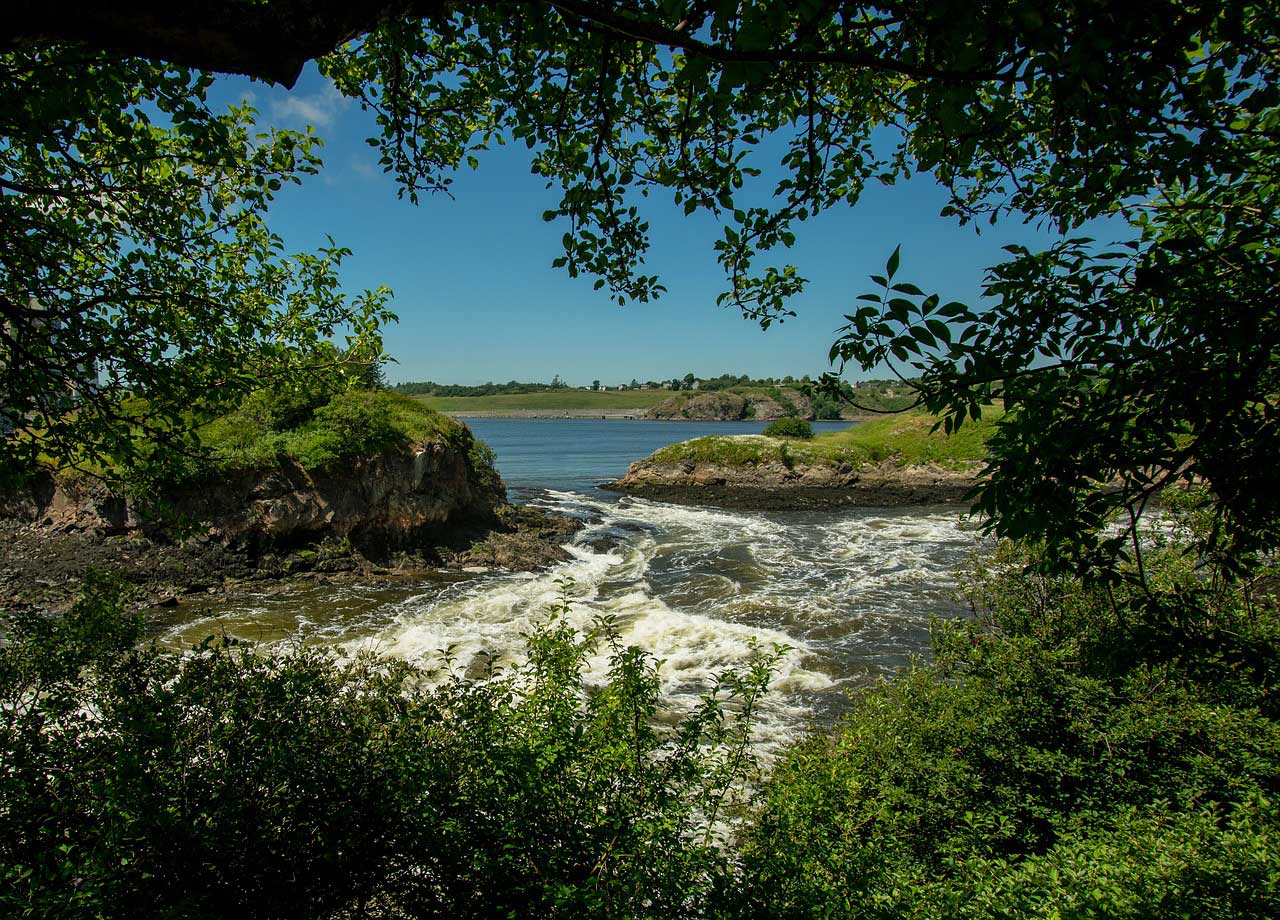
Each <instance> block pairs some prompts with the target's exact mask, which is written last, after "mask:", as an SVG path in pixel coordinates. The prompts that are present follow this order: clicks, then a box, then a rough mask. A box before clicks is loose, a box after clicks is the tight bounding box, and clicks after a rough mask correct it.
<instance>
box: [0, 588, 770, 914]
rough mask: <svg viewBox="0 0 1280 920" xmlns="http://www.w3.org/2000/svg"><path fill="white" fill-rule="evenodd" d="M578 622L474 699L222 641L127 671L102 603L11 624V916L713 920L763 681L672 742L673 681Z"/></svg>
mask: <svg viewBox="0 0 1280 920" xmlns="http://www.w3.org/2000/svg"><path fill="white" fill-rule="evenodd" d="M567 609H568V606H567V600H563V601H562V602H561V604H560V605H558V606H557V607H556V608H555V609H553V610H551V611H550V612H549V613H548V617H547V619H546V620H545V621H544V622H543V623H542V624H541V625H540V626H539V627H537V628H536V629H534V630H533V631H532V634H531V635H530V637H529V640H528V641H529V644H528V663H527V664H525V665H523V666H521V667H518V668H515V669H514V670H512V671H510V672H508V673H498V672H491V673H489V674H488V675H486V677H485V678H484V679H481V680H478V681H468V680H464V679H463V678H462V677H460V676H458V675H457V674H456V673H450V672H449V671H448V669H447V667H446V670H445V671H444V672H443V673H439V674H434V675H433V674H432V673H430V672H426V671H423V670H421V669H419V668H417V667H414V666H413V665H411V664H408V663H406V662H404V661H399V660H394V659H389V658H383V657H378V656H376V655H372V654H359V655H356V656H354V657H351V658H343V657H340V656H338V655H337V654H335V653H332V652H330V651H327V650H325V649H321V648H315V647H293V648H288V649H284V650H280V651H278V652H275V653H270V654H261V653H258V652H256V651H254V650H253V649H251V648H247V647H243V646H239V645H235V644H234V643H231V642H228V641H224V640H219V639H218V638H216V637H210V638H209V639H207V640H206V641H205V642H204V643H202V644H201V645H200V646H198V647H196V648H195V649H193V650H192V651H191V652H189V653H187V654H184V655H174V654H166V653H163V652H161V651H158V650H156V649H155V648H144V649H136V648H135V643H136V642H137V640H138V638H139V635H140V632H139V631H140V628H141V624H140V623H138V622H137V621H136V620H134V619H132V618H130V617H128V616H126V615H125V614H124V613H123V612H122V608H121V605H120V603H119V600H118V598H117V597H116V596H115V595H114V593H113V592H112V591H111V590H110V588H109V586H107V585H105V584H104V583H102V582H100V581H95V582H94V583H93V584H91V585H90V589H89V591H88V593H87V594H86V596H85V598H84V599H83V600H82V601H81V602H80V603H79V604H78V605H77V606H76V607H75V609H73V610H72V611H71V613H70V614H68V615H67V616H66V617H65V618H63V619H60V620H47V619H43V618H41V617H38V616H32V615H20V616H17V617H16V618H15V619H14V622H13V630H12V636H11V638H12V639H13V641H12V642H11V643H10V644H8V645H6V646H3V647H0V713H2V714H3V719H2V720H0V915H2V916H13V917H18V916H35V917H59V918H90V917H93V918H98V917H102V918H114V917H121V918H124V917H129V918H134V917H138V918H146V917H190V916H200V917H247V918H253V917H263V918H266V917H271V918H288V917H300V918H301V917H306V918H337V917H370V916H377V917H460V918H465V917H493V916H528V917H552V916H555V917H619V918H622V917H627V918H629V917H683V916H693V915H700V914H701V913H702V912H704V911H705V909H706V908H707V905H708V903H709V899H710V898H711V897H712V896H713V894H714V893H715V892H716V891H717V890H718V889H720V888H723V887H725V880H726V878H727V877H728V873H729V863H728V861H727V859H726V857H725V855H724V854H723V853H722V852H721V851H720V850H719V849H718V848H717V847H716V846H715V839H716V838H715V836H714V835H713V834H711V833H710V832H709V831H708V824H707V822H708V821H711V822H714V820H715V818H716V816H717V812H718V809H721V808H722V807H723V803H725V802H726V801H731V800H733V799H734V798H735V797H739V796H740V791H739V790H740V785H741V783H742V781H743V778H744V776H745V775H746V771H747V770H748V767H749V763H750V758H749V755H748V752H747V748H746V741H747V737H748V731H749V729H750V725H751V713H752V711H753V707H754V705H755V701H756V700H757V699H758V697H759V694H760V693H761V692H762V691H763V688H764V685H765V684H766V683H767V681H768V678H769V674H770V670H771V667H772V664H771V659H770V658H769V657H768V656H762V657H761V658H760V659H759V660H758V661H757V662H756V664H755V666H753V667H752V668H751V669H750V670H749V671H748V672H747V673H743V674H739V675H725V677H724V679H723V680H722V681H721V682H720V683H719V684H718V685H717V688H718V690H719V691H720V692H718V693H716V692H714V690H713V691H712V692H710V695H709V696H708V697H707V698H706V700H705V701H704V703H703V705H702V706H700V707H698V708H697V709H696V710H695V711H694V712H693V713H691V714H690V715H688V716H687V717H686V718H684V719H683V721H681V722H679V724H677V725H673V726H669V727H666V728H663V727H661V724H662V723H660V722H659V720H658V719H657V718H656V714H657V707H658V696H659V681H658V674H657V667H658V665H657V664H656V663H655V662H654V661H653V660H652V659H650V658H648V657H647V656H646V655H644V654H643V653H642V652H640V651H639V650H637V649H634V648H627V647H623V646H622V645H620V644H619V643H618V641H617V638H616V634H615V633H614V631H613V629H612V626H611V625H610V624H609V623H608V622H605V621H601V622H600V623H598V624H597V626H596V628H595V629H593V630H592V631H591V632H589V633H588V634H587V635H579V634H577V633H576V632H575V631H574V630H573V629H571V628H570V627H569V626H568V625H567V624H566V622H565V614H566V612H567ZM597 652H600V653H603V654H604V656H605V657H607V659H608V661H609V663H610V664H609V669H608V677H607V679H606V680H605V681H604V683H603V684H602V685H600V686H590V685H588V684H587V683H586V682H585V680H584V678H583V673H584V670H585V669H586V664H587V660H588V659H589V658H591V657H592V656H593V655H595V654H596V653H597Z"/></svg>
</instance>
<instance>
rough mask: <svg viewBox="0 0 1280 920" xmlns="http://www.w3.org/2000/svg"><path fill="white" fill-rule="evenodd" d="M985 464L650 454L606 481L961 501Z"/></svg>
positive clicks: (843, 498)
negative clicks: (660, 457) (671, 458)
mask: <svg viewBox="0 0 1280 920" xmlns="http://www.w3.org/2000/svg"><path fill="white" fill-rule="evenodd" d="M979 468H980V464H975V465H974V467H973V468H972V469H966V470H955V469H948V468H945V467H941V466H932V465H931V466H905V467H904V466H900V465H897V464H894V463H892V462H886V463H882V464H878V465H866V466H863V467H855V466H853V465H852V464H849V463H841V464H825V463H811V464H806V463H799V462H796V463H792V464H790V465H787V464H784V463H782V462H780V461H769V462H763V463H754V464H719V463H708V462H699V461H694V460H685V461H682V462H676V463H665V462H661V461H657V460H654V459H653V458H648V459H645V460H641V461H639V462H637V463H633V464H631V467H630V468H629V469H628V470H627V475H626V476H624V477H623V478H622V479H619V480H617V481H616V482H612V483H607V484H606V485H605V486H604V488H607V489H613V490H616V491H619V492H626V493H628V494H630V495H638V496H641V497H643V498H653V499H657V500H659V501H670V502H682V503H688V504H710V505H720V506H723V507H729V508H744V509H751V510H760V511H772V510H789V509H802V508H839V507H853V506H866V507H878V506H891V505H932V504H949V503H956V502H961V501H963V499H964V496H965V494H966V493H967V492H968V491H969V490H970V489H971V488H972V487H973V486H974V484H975V483H976V482H977V472H978V469H979Z"/></svg>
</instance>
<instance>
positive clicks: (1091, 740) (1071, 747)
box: [743, 542, 1280, 920]
mask: <svg viewBox="0 0 1280 920" xmlns="http://www.w3.org/2000/svg"><path fill="white" fill-rule="evenodd" d="M1184 547H1185V543H1183V544H1178V543H1176V542H1175V543H1172V544H1170V545H1168V546H1166V547H1164V548H1162V549H1155V550H1154V551H1152V552H1150V554H1149V555H1148V557H1147V558H1146V559H1145V571H1144V573H1143V576H1142V579H1135V580H1134V581H1129V582H1127V583H1125V584H1124V585H1122V586H1119V587H1113V588H1111V589H1105V588H1102V587H1090V586H1087V585H1085V584H1083V583H1082V582H1080V581H1079V580H1078V579H1076V578H1072V577H1057V578H1049V577H1046V576H1043V575H1038V574H1035V573H1036V572H1037V571H1038V569H1039V565H1040V562H1041V561H1042V558H1041V554H1040V552H1039V551H1038V550H1036V549H1035V548H1027V547H1020V546H1017V545H1013V544H1006V545H1003V546H1002V547H1001V548H1000V549H999V551H998V552H997V553H996V554H994V556H991V557H989V558H985V559H981V560H979V561H978V562H976V563H975V564H974V566H973V567H972V569H971V571H969V573H968V574H967V576H966V579H965V583H966V594H967V597H968V599H969V600H970V602H971V603H972V604H973V606H974V609H975V610H976V611H977V613H978V618H977V621H976V622H969V623H951V624H946V625H941V624H940V625H939V627H938V630H937V635H936V638H935V650H936V659H935V661H934V662H933V663H931V664H928V665H920V666H917V667H915V668H912V669H910V670H908V671H906V672H904V673H902V674H900V675H899V676H898V677H897V678H896V679H895V680H894V682H893V683H892V684H890V685H888V686H886V687H884V688H883V689H879V690H876V691H873V692H871V693H869V694H867V695H865V696H864V697H863V698H861V699H860V700H859V701H858V703H857V705H855V707H854V708H853V710H852V711H851V713H850V714H849V715H848V716H847V717H846V719H845V720H844V721H843V723H842V724H841V725H840V726H839V727H838V728H837V730H836V731H835V732H834V733H833V734H831V735H819V736H814V737H812V738H811V739H809V740H808V741H807V742H805V743H803V744H801V745H799V746H798V747H797V748H796V749H794V750H793V751H792V752H791V754H790V755H789V756H788V758H787V759H786V760H785V762H784V763H783V764H781V765H780V766H779V768H778V769H777V771H776V773H775V774H774V776H773V779H772V782H771V783H770V784H769V786H768V787H767V790H766V792H765V795H764V801H763V807H762V810H761V813H760V815H759V817H758V819H757V821H756V822H755V823H754V825H753V826H752V827H751V829H750V830H749V831H748V833H747V835H746V839H745V842H744V851H745V854H746V855H745V870H744V872H745V879H746V882H747V885H748V888H749V891H748V892H747V893H746V895H745V901H746V906H745V907H744V908H743V909H744V910H745V912H747V913H749V914H751V915H754V916H769V917H920V918H926V917H927V918H935V917H936V918H939V920H942V918H952V917H955V918H965V917H973V918H986V917H1098V918H1102V917H1107V918H1125V917H1128V918H1146V917H1169V916H1177V917H1197V918H1222V920H1227V918H1238V917H1258V918H1262V917H1269V916H1275V915H1276V914H1277V912H1278V911H1280V797H1278V796H1277V793H1278V792H1280V721H1277V719H1278V718H1280V616H1277V608H1276V598H1275V596H1274V595H1266V594H1265V593H1264V594H1258V593H1255V591H1256V586H1257V584H1265V583H1267V582H1266V579H1267V578H1270V577H1273V575H1266V576H1264V580H1263V581H1262V582H1259V583H1255V584H1253V585H1241V584H1235V585H1229V584H1226V583H1224V582H1222V581H1220V580H1218V579H1216V578H1205V577H1203V574H1204V573H1203V571H1202V570H1199V569H1198V567H1197V560H1195V559H1194V558H1190V557H1188V556H1187V555H1186V553H1185V552H1184V551H1183V550H1184ZM1130 574H1133V573H1132V572H1131V573H1130Z"/></svg>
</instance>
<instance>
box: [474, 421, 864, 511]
mask: <svg viewBox="0 0 1280 920" xmlns="http://www.w3.org/2000/svg"><path fill="white" fill-rule="evenodd" d="M463 421H465V422H466V423H467V425H468V426H469V427H470V428H471V430H472V431H473V432H474V433H475V435H476V437H478V438H480V440H482V441H484V442H485V443H487V444H488V445H489V446H490V447H492V448H493V449H494V451H495V452H496V453H497V455H498V472H499V473H501V474H502V478H503V480H504V481H505V482H506V484H507V488H508V489H509V490H510V491H511V497H512V498H513V499H514V500H516V501H522V500H524V499H525V498H527V497H528V496H529V495H530V494H531V493H533V492H536V491H537V490H541V489H555V490H557V491H562V492H584V491H594V490H595V486H596V484H597V483H599V482H602V481H604V480H608V479H619V478H621V477H622V475H623V474H624V473H626V471H627V467H628V466H629V465H631V464H632V463H634V462H635V461H637V460H643V459H644V458H645V457H647V456H649V454H651V453H653V452H654V451H655V450H657V449H658V448H659V447H665V446H666V445H668V444H674V443H675V442H676V441H687V440H689V439H690V438H701V437H703V436H704V435H710V434H718V435H730V434H759V433H760V432H761V431H763V430H764V427H765V425H767V424H768V422H661V421H640V420H636V419H601V418H566V419H559V418H468V419H463ZM850 424H856V423H850V422H814V423H813V430H814V431H839V430H841V429H842V428H848V427H849V425H850Z"/></svg>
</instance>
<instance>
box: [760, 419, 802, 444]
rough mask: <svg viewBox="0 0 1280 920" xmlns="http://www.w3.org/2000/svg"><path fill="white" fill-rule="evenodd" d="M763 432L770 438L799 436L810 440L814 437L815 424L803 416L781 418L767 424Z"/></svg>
mask: <svg viewBox="0 0 1280 920" xmlns="http://www.w3.org/2000/svg"><path fill="white" fill-rule="evenodd" d="M761 434H763V435H765V436H766V437H769V438H799V439H800V440H802V441H808V440H810V439H812V438H813V426H812V425H810V424H809V423H808V422H806V421H805V420H804V419H802V418H780V419H777V420H776V421H772V422H770V423H769V424H768V425H765V427H764V431H762V432H761Z"/></svg>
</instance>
